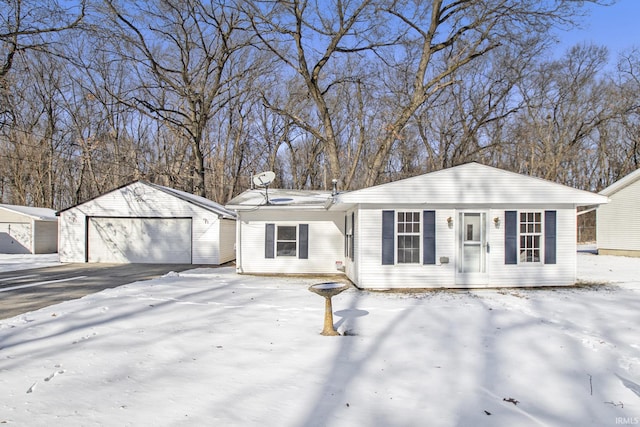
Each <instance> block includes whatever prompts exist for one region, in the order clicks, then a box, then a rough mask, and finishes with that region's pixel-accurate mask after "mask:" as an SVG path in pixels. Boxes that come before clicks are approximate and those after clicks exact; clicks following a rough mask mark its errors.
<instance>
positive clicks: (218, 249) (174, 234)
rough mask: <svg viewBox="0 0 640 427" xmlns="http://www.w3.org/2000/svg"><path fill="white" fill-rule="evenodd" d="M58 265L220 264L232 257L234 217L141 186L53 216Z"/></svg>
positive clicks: (196, 200)
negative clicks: (57, 233) (57, 222)
mask: <svg viewBox="0 0 640 427" xmlns="http://www.w3.org/2000/svg"><path fill="white" fill-rule="evenodd" d="M58 215H59V217H60V245H59V254H60V261H61V262H97V263H148V264H161V263H169V264H216V265H218V264H223V263H225V262H228V261H232V260H233V259H234V258H235V214H234V213H233V212H231V211H229V210H227V209H225V208H224V207H223V206H221V205H219V204H217V203H215V202H213V201H211V200H208V199H206V198H203V197H199V196H195V195H193V194H189V193H185V192H183V191H179V190H175V189H172V188H169V187H164V186H161V185H156V184H151V183H148V182H144V181H136V182H133V183H131V184H128V185H125V186H122V187H120V188H117V189H115V190H112V191H110V192H108V193H106V194H103V195H101V196H98V197H96V198H93V199H91V200H88V201H86V202H84V203H81V204H79V205H76V206H72V207H70V208H67V209H64V210H62V211H60V212H58Z"/></svg>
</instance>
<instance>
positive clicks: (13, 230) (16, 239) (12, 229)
mask: <svg viewBox="0 0 640 427" xmlns="http://www.w3.org/2000/svg"><path fill="white" fill-rule="evenodd" d="M0 253H3V254H30V253H31V224H30V223H28V222H27V223H23V222H2V223H0Z"/></svg>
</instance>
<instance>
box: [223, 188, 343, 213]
mask: <svg viewBox="0 0 640 427" xmlns="http://www.w3.org/2000/svg"><path fill="white" fill-rule="evenodd" d="M267 195H268V197H269V203H268V204H267ZM331 202H332V196H331V192H330V191H320V190H318V191H313V190H285V189H280V188H269V189H268V190H265V189H254V190H247V191H245V192H243V193H241V194H239V195H237V196H236V197H234V198H233V199H231V200H230V201H229V203H227V204H226V207H227V208H228V209H236V210H251V209H255V208H257V207H260V208H267V209H268V208H277V209H283V208H284V209H293V208H295V209H301V208H303V209H327V208H328V207H329V205H330V204H331Z"/></svg>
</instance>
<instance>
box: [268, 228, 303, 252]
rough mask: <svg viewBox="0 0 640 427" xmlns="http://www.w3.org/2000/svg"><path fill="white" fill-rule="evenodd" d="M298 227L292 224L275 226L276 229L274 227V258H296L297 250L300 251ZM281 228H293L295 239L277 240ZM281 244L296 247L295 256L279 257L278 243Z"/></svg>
mask: <svg viewBox="0 0 640 427" xmlns="http://www.w3.org/2000/svg"><path fill="white" fill-rule="evenodd" d="M298 225H299V224H293V225H292V224H276V227H275V230H274V231H275V233H274V238H273V243H274V251H273V252H274V255H275V258H298V255H299V250H300V242H299V240H300V234H299V233H300V231H299V228H298ZM281 227H289V228H294V229H295V239H294V240H280V239H278V230H279V229H280V228H281ZM281 242H282V243H290V242H293V243H295V245H296V250H295V254H293V255H280V254H279V253H278V243H281Z"/></svg>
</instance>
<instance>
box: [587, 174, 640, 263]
mask: <svg viewBox="0 0 640 427" xmlns="http://www.w3.org/2000/svg"><path fill="white" fill-rule="evenodd" d="M600 194H602V195H603V196H607V197H609V200H610V201H609V203H608V204H606V205H604V206H601V207H599V208H598V210H597V211H596V216H597V220H596V224H597V225H596V227H597V234H596V236H597V237H596V239H597V241H598V253H599V254H603V255H624V256H634V257H640V216H639V215H638V211H640V169H638V170H636V171H635V172H632V173H630V174H629V175H627V176H625V177H624V178H622V179H620V180H618V181H616V182H615V183H613V184H611V185H610V186H609V187H607V188H605V189H604V190H602V191H601V192H600Z"/></svg>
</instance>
